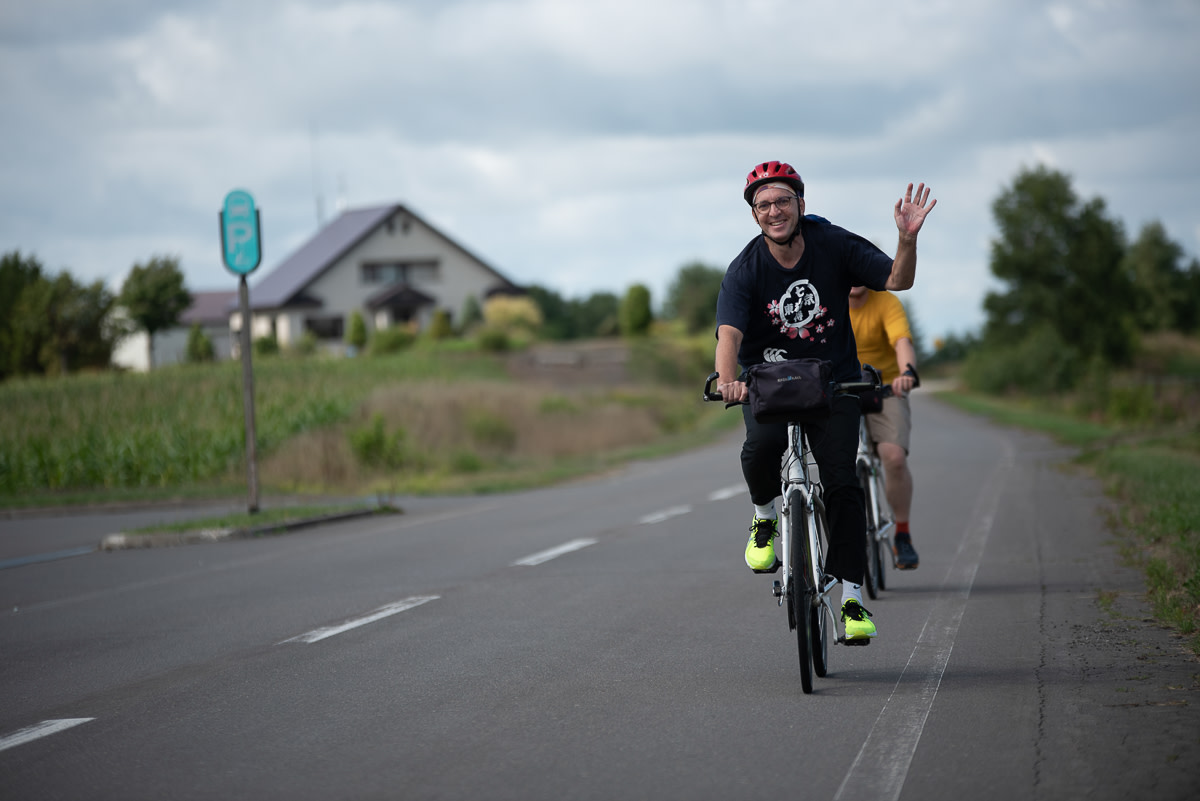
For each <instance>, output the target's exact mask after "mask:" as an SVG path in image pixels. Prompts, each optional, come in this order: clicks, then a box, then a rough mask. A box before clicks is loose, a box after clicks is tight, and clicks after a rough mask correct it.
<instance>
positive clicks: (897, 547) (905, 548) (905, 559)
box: [892, 539, 921, 570]
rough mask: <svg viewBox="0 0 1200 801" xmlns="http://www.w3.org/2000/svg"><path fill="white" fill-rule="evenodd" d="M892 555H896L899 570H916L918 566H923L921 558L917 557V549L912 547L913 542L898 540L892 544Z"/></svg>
mask: <svg viewBox="0 0 1200 801" xmlns="http://www.w3.org/2000/svg"><path fill="white" fill-rule="evenodd" d="M892 553H894V554H896V569H897V570H916V569H917V565H919V564H921V558H920V557H919V556H917V549H916V548H914V547H913V546H912V540H908V539H904V540H901V539H897V540H896V541H895V542H893V543H892Z"/></svg>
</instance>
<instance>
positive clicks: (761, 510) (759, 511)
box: [754, 499, 779, 520]
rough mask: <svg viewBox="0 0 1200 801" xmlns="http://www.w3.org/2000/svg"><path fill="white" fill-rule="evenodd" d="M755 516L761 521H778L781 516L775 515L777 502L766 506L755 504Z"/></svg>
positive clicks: (772, 501)
mask: <svg viewBox="0 0 1200 801" xmlns="http://www.w3.org/2000/svg"><path fill="white" fill-rule="evenodd" d="M754 516H755V517H757V518H758V519H760V520H778V519H779V515H778V514H776V513H775V501H774V499H772V500H771V502H770V503H769V504H767V505H766V506H759V505H758V504H757V503H756V504H754Z"/></svg>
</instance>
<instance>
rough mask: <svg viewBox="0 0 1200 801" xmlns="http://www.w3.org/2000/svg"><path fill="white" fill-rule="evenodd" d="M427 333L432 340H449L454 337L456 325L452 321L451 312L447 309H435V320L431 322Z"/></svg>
mask: <svg viewBox="0 0 1200 801" xmlns="http://www.w3.org/2000/svg"><path fill="white" fill-rule="evenodd" d="M427 333H428V334H429V338H430V339H432V340H442V339H449V338H450V337H452V336H454V325H453V324H452V323H451V321H450V312H448V311H446V310H445V309H434V311H433V319H431V320H430V321H429V331H428V332H427Z"/></svg>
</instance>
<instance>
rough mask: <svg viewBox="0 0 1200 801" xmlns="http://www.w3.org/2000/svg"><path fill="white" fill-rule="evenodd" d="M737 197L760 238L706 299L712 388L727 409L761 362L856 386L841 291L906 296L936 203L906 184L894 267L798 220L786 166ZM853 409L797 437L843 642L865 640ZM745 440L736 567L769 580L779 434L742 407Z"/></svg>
mask: <svg viewBox="0 0 1200 801" xmlns="http://www.w3.org/2000/svg"><path fill="white" fill-rule="evenodd" d="M743 197H744V198H745V200H746V202H747V203H748V204H750V210H751V214H752V215H753V217H754V221H755V223H756V224H757V225H758V227H759V229H760V231H761V235H760V236H755V237H754V239H752V240H751V241H750V243H749V244H748V245H746V247H745V248H744V249H743V250H742V252H741V253H740V254H739V255H738V256H737V258H735V259H734V260H733V261H732V262H731V263H730V265H729V269H728V270H727V271H726V273H725V278H724V279H723V280H722V282H721V291H720V295H719V296H718V299H717V331H716V336H717V346H716V371H717V373H718V374H719V378H718V379H717V389H718V390H719V391H720V393H721V396H722V398H723V399H724V400H725V402H726V403H732V402H741V401H745V400H746V399H747V398H748V396H749V395H748V391H747V388H746V384H745V382H744V381H743V380H742V376H741V375H740V374H739V372H738V365H739V364H740V365H741V367H742V368H746V367H749V366H751V365H753V364H759V363H762V362H767V361H783V360H785V359H799V358H805V357H815V358H819V359H824V360H827V361H829V362H830V363H832V365H833V380H834V381H839V382H841V381H857V380H859V378H860V376H859V362H858V356H857V351H856V347H855V342H854V332H853V331H852V329H851V326H850V312H849V291H850V288H851V287H852V286H867V287H871V288H873V289H888V290H893V291H897V290H903V289H908V288H909V287H911V286H912V285H913V280H914V278H915V276H916V267H917V234H918V233H919V232H920V230H921V226H922V225H923V224H924V222H925V217H926V215H927V214H928V213H929V212H930V211H932V210H933V207H934V206H935V205H936V204H937V201H936V200H933V201H930V200H929V190H928V189H926V188H925V185H924V184H920V185H918V186H917V191H916V195H915V197H914V195H913V187H912V184H909V185H908V189H907V190H906V191H905V193H904V197H903V198H902V199H901V200H898V201H896V205H895V209H894V217H895V221H896V227H897V229H898V231H899V243H898V244H897V247H896V257H895V258H894V259H893V258H890V257H888V256H887V254H885V253H884V252H883V251H881V250H880V249H879V248H877V247H875V245H873V244H871V243H870V242H869V241H867V240H866V239H864V238H862V237H860V236H858V235H856V234H853V233H851V232H850V231H847V230H845V229H843V228H839V227H838V226H836V225H833V224H831V223H829V222H828V221H827V220H824V219H822V218H820V217H816V216H812V217H805V214H804V210H805V203H804V181H803V180H801V178H800V175H799V174H798V173H797V172H796V171H795V170H794V169H792V167H791V166H790V165H788V164H785V163H782V162H778V161H768V162H763V163H762V164H759V165H757V166H756V167H754V169H752V170H751V171H750V174H749V175H748V176H746V186H745V188H744V190H743ZM859 414H860V412H859V407H858V399H857V398H855V397H853V396H843V397H839V398H836V399H835V400H834V402H833V410H832V412H831V413H830V415H829V417H828V418H827V419H826V420H824V421H822V422H820V423H816V424H812V425H809V426H808V429H809V436H810V440H811V442H812V445H813V451H814V456H815V457H816V460H817V467H818V469H819V470H820V473H821V483H822V484H823V485H824V488H825V509H826V515H827V518H828V522H829V552H828V554H827V556H826V563H825V570H826V572H827V573H828V574H830V575H832V576H835V577H837V578H838V579H840V580H841V582H842V622H843V623H844V624H845V627H846V633H845V634H846V639H847V640H865V639H868V638H871V637H874V636H875V635H876V627H875V624H874V623H872V622H871V621H870V620H869V619H868V617H869V614H870V613H869V612H867V611H866V610H865V609H863V606H862V584H863V580H864V576H865V571H866V564H865V560H866V514H865V511H864V508H863V497H862V491H861V490H860V488H859V484H858V477H857V474H856V472H855V455H856V453H857V449H858V425H859ZM743 418H744V420H745V424H746V440H745V442H744V443H743V445H742V456H741V461H742V474H743V476H744V477H745V480H746V486H747V488H748V489H749V490H750V500H751V502H752V503H753V504H754V517H753V520H752V522H751V524H750V538H749V541H748V542H747V543H746V564H747V565H748V566H749V567H750V569H751V570H754V571H755V572H772V571H774V570H775V569H777V566H778V560H777V559H776V558H775V549H774V543H773V540H774V538H775V537H776V536H777V534H778V524H777V519H778V514H777V512H776V509H775V498H776V496H777V495H778V493H779V482H778V476H779V464H780V459H781V458H782V456H783V452H784V450H785V449H786V447H787V424H786V423H758V422H757V421H755V419H754V416H753V414H752V413H751V411H750V409H749V407H743Z"/></svg>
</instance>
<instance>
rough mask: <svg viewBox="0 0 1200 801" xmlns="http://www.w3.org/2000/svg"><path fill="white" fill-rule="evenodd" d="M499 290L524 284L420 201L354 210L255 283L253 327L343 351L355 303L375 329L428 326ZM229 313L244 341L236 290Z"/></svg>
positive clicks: (254, 332)
mask: <svg viewBox="0 0 1200 801" xmlns="http://www.w3.org/2000/svg"><path fill="white" fill-rule="evenodd" d="M496 294H510V295H512V294H523V290H522V289H521V288H520V287H518V286H517V285H516V284H514V283H512V282H511V281H510V280H508V278H506V277H505V276H503V275H501V274H500V272H499V271H497V270H496V269H495V268H493V267H491V266H490V265H488V264H487V263H486V262H484V261H483V260H482V259H480V258H478V257H477V256H475V255H474V254H472V253H471V252H470V251H468V250H467V249H466V248H465V247H463V246H462V245H461V244H459V243H458V242H456V241H455V240H453V239H451V238H450V237H448V236H446V235H445V234H443V233H442V232H441V231H439V230H437V229H436V228H434V227H433V226H432V225H430V224H429V223H428V222H426V221H425V220H423V219H421V218H420V217H419V216H418V215H417V214H416V213H415V212H413V211H412V210H411V209H409V208H407V207H405V206H403V205H400V204H389V205H385V206H372V207H370V208H360V209H348V210H346V211H344V212H343V213H342V214H341V215H339V216H338V217H337V218H336V219H334V220H333V221H332V222H330V223H329V224H328V225H326V226H325V227H323V228H322V229H321V230H320V231H318V232H317V233H316V234H315V235H314V236H313V237H312V239H310V240H308V241H307V242H305V243H304V244H303V245H301V246H300V248H299V249H297V250H296V251H295V252H294V253H292V254H291V255H290V256H288V257H287V258H286V259H284V260H283V261H282V262H280V263H279V264H278V265H277V266H276V267H275V268H274V269H273V270H271V272H269V273H268V274H267V275H265V276H264V277H263V278H262V279H261V280H260V281H258V282H257V283H256V284H254V285H252V286H251V287H250V314H251V329H250V331H251V336H252V338H253V339H259V338H262V337H274V338H275V340H276V341H277V342H278V343H279V345H280V346H281V347H285V348H286V347H289V346H294V345H296V344H298V343H299V342H300V341H301V339H302V338H303V337H304V336H305V335H306V334H311V335H312V336H313V337H315V339H316V340H317V342H318V344H319V345H321V346H322V347H323V348H324V349H325V350H332V351H339V352H340V351H342V350H343V349H344V348H345V345H344V341H345V336H346V332H347V330H348V329H349V326H350V319H351V316H352V315H353V314H354V313H355V312H359V313H360V314H361V315H362V317H363V320H364V322H365V323H366V326H367V330H368V333H369V332H371V331H373V330H383V329H387V328H391V327H393V326H400V325H403V326H408V327H409V328H411V329H412V330H413V331H414V332H420V331H421V330H423V329H425V328H426V327H427V326H428V325H429V323H430V321H431V320H432V319H433V315H434V313H435V312H436V311H438V310H442V311H444V312H445V313H446V314H447V315H449V317H450V319H451V321H452V322H453V321H454V320H456V318H457V317H458V316H459V315H460V313H461V311H462V309H463V307H464V304H465V303H466V302H467V299H468V298H474V299H475V300H476V301H477V302H478V303H479V304H480V306H482V305H483V304H484V302H485V301H486V300H487V299H488V298H490V297H492V296H493V295H496ZM227 312H228V313H229V317H228V320H229V328H230V330H231V332H232V336H233V338H234V341H235V343H236V341H237V338H238V335H239V333H238V332H240V330H241V314H240V311H239V309H238V301H237V298H236V296H235V297H234V298H233V299H232V300H231V302H230V303H229V305H228V307H227Z"/></svg>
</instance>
